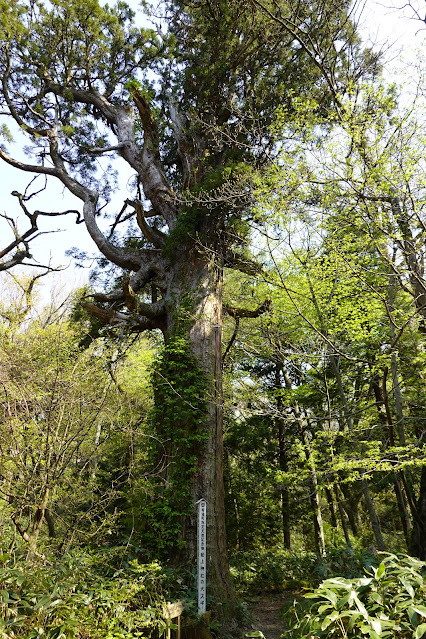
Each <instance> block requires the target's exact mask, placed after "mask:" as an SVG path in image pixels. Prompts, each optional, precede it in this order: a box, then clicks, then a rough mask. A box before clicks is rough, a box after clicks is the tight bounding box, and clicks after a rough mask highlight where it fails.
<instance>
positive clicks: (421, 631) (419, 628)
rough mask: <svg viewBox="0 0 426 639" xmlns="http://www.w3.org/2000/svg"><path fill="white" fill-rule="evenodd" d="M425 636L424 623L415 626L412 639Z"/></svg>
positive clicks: (425, 627) (425, 628)
mask: <svg viewBox="0 0 426 639" xmlns="http://www.w3.org/2000/svg"><path fill="white" fill-rule="evenodd" d="M425 635H426V623H421V624H420V626H417V628H416V632H415V634H413V639H414V638H415V639H421V638H422V637H424V636H425Z"/></svg>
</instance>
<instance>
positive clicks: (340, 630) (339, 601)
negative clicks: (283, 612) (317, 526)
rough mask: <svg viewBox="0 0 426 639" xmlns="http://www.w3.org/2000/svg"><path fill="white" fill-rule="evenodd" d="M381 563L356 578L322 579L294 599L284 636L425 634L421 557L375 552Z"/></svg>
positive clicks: (416, 637) (323, 638) (399, 637)
mask: <svg viewBox="0 0 426 639" xmlns="http://www.w3.org/2000/svg"><path fill="white" fill-rule="evenodd" d="M380 556H381V563H380V564H379V566H378V567H377V568H374V567H372V568H371V571H370V572H367V576H365V577H360V578H357V579H345V578H344V577H334V578H331V579H327V580H325V581H323V582H322V583H321V584H320V586H319V587H318V588H317V589H316V590H315V591H314V592H311V593H308V594H306V595H305V599H307V600H309V601H311V604H310V606H306V605H305V606H304V605H300V604H295V606H294V608H293V610H292V612H291V615H292V616H293V621H292V623H291V629H290V630H288V631H286V632H285V633H284V635H283V637H288V638H289V639H296V638H297V639H303V638H304V637H305V638H309V639H335V638H336V639H337V638H338V637H339V638H340V637H343V638H350V637H356V638H357V639H359V638H361V637H366V638H368V639H381V638H383V639H391V638H392V639H405V638H410V639H420V638H421V637H426V606H425V598H426V563H424V562H421V561H419V560H417V559H414V558H413V557H408V556H406V555H398V556H396V555H393V554H385V553H380Z"/></svg>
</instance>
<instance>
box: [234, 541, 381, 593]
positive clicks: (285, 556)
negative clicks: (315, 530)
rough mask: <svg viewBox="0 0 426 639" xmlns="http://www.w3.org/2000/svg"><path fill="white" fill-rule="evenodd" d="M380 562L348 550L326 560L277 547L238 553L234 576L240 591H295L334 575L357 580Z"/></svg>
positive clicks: (330, 552) (333, 551)
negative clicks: (364, 570) (365, 569)
mask: <svg viewBox="0 0 426 639" xmlns="http://www.w3.org/2000/svg"><path fill="white" fill-rule="evenodd" d="M377 563H378V559H377V556H376V555H373V554H371V553H370V552H368V551H353V550H351V549H348V548H346V547H344V548H332V549H329V550H327V554H326V556H325V557H318V555H317V554H315V553H313V552H302V551H298V552H293V551H290V550H285V549H283V548H281V547H275V548H266V549H265V548H263V549H259V550H255V551H254V550H252V551H247V552H235V553H234V554H233V555H232V557H231V573H232V576H233V579H234V584H235V586H236V588H237V590H238V591H240V592H256V591H265V590H282V589H285V590H294V589H296V588H300V587H313V586H316V585H318V584H319V582H320V581H321V579H324V577H328V576H331V575H342V576H344V577H355V576H356V575H359V574H362V571H363V569H364V568H367V569H368V568H370V567H371V566H372V565H374V564H377Z"/></svg>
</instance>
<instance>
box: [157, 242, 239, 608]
mask: <svg viewBox="0 0 426 639" xmlns="http://www.w3.org/2000/svg"><path fill="white" fill-rule="evenodd" d="M167 299H168V300H170V306H168V305H167V302H166V306H167V310H168V317H167V326H166V328H165V331H164V332H165V338H166V342H167V341H168V340H173V338H174V337H175V336H176V334H177V333H178V334H182V331H183V333H184V337H185V339H186V340H187V342H188V346H189V350H190V354H191V356H192V357H193V359H194V362H195V363H196V366H198V367H199V369H200V375H202V376H203V377H204V379H205V381H206V384H207V388H206V391H205V397H204V398H203V400H204V401H205V403H206V409H207V410H206V412H205V414H204V419H203V424H202V426H201V429H200V430H201V432H202V433H203V434H204V435H205V439H203V440H201V441H196V443H195V445H194V446H195V447H194V449H193V451H194V453H195V456H196V459H197V461H196V469H195V472H193V473H192V477H191V478H190V494H191V500H192V504H191V505H190V508H191V509H192V515H190V516H188V517H185V518H184V519H183V525H182V539H183V541H184V542H185V549H184V553H185V556H186V558H187V559H188V560H189V562H190V563H191V564H192V565H194V566H195V563H196V548H197V545H196V541H197V520H196V510H195V503H196V502H197V501H198V500H199V499H202V498H204V499H205V500H206V501H207V581H208V584H209V585H210V588H211V592H210V593H208V594H211V595H213V597H214V600H215V602H216V606H217V605H218V604H219V602H227V603H228V604H229V602H230V601H232V600H233V591H232V584H231V578H230V572H229V565H228V555H227V544H226V530H225V505H224V504H225V500H224V496H225V495H224V483H223V398H222V357H221V344H222V269H221V267H220V265H217V263H216V261H215V259H214V258H212V259H210V260H207V259H205V257H204V256H200V255H199V254H196V253H195V254H185V255H182V256H181V261H180V264H176V265H175V269H174V271H173V272H171V273H170V276H169V287H168V294H167V297H166V300H167ZM179 314H180V317H179ZM184 374H185V371H183V372H182V375H184ZM188 401H189V402H190V401H191V398H189V400H188ZM178 404H179V398H177V406H176V413H177V414H178V412H179V407H178ZM160 410H161V406H160ZM193 434H196V433H193Z"/></svg>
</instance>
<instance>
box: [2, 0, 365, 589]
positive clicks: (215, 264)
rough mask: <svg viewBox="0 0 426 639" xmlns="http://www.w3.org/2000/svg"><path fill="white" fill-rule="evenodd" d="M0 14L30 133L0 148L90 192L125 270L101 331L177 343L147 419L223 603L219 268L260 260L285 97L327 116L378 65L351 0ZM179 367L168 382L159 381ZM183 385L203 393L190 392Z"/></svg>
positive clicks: (99, 296) (24, 6) (105, 241)
mask: <svg viewBox="0 0 426 639" xmlns="http://www.w3.org/2000/svg"><path fill="white" fill-rule="evenodd" d="M0 6H1V12H2V21H1V23H2V27H1V30H0V36H1V56H0V59H1V62H0V64H1V74H2V89H1V102H2V109H1V110H2V117H3V118H4V120H5V124H6V126H7V124H8V123H9V122H11V123H13V126H11V131H12V133H13V132H14V131H15V130H16V125H18V127H19V128H20V129H21V133H20V134H19V136H18V137H17V142H20V141H21V140H22V136H23V135H25V136H26V138H27V142H26V144H29V147H30V148H29V150H28V156H29V159H28V161H22V160H20V159H19V160H18V159H15V158H14V157H13V155H14V151H13V149H14V148H16V147H13V146H11V147H10V148H9V149H6V147H5V146H4V145H3V146H2V147H1V149H0V158H1V159H2V160H3V161H4V162H7V163H8V164H10V165H12V166H14V167H16V168H17V169H20V170H21V171H25V172H27V173H29V174H30V178H29V179H31V178H32V176H33V174H36V175H37V174H39V175H41V176H44V178H47V188H48V187H49V184H50V182H51V181H52V179H56V180H59V181H60V182H61V183H62V184H63V185H64V186H65V187H66V189H68V190H69V191H70V192H71V193H72V194H73V195H74V196H76V197H77V198H78V199H79V200H80V201H81V202H82V210H81V211H80V212H79V213H78V221H80V220H84V224H85V226H86V228H87V231H88V232H89V234H90V236H91V238H92V239H93V241H94V243H95V245H96V246H97V248H98V250H99V252H100V253H101V254H102V256H103V258H104V262H105V263H108V262H109V263H111V264H112V265H114V266H115V267H117V269H118V270H119V271H120V273H121V275H117V277H114V278H112V281H113V283H112V284H111V286H110V288H109V289H107V290H103V291H100V292H99V293H95V294H93V297H92V299H91V300H90V301H88V300H86V307H87V308H88V309H89V310H90V311H91V312H92V313H94V314H95V315H97V316H98V317H100V318H101V319H102V320H103V321H104V322H105V323H110V324H112V325H114V324H119V325H122V326H124V327H128V328H129V329H130V330H133V331H143V330H151V329H160V330H161V331H162V333H163V335H164V339H165V343H166V345H168V346H169V351H167V350H166V351H165V355H164V356H163V360H162V364H161V366H160V378H159V381H158V380H157V383H156V385H155V393H156V398H155V399H156V402H157V410H156V412H155V419H156V424H157V427H158V436H159V439H160V440H162V442H163V445H162V447H161V450H162V451H163V454H165V455H166V456H167V459H166V460H162V466H161V467H162V468H163V471H162V472H163V475H164V476H163V478H162V479H163V480H164V485H165V486H169V487H170V486H171V487H172V490H173V487H174V486H177V488H176V492H175V494H176V495H177V499H178V498H179V491H182V490H183V489H182V488H181V484H182V478H185V477H187V479H188V487H187V491H186V492H185V490H183V493H182V494H184V495H187V496H188V501H190V503H189V506H188V507H187V510H186V512H185V511H184V510H182V512H181V517H180V521H181V524H182V525H181V534H180V536H181V540H180V541H181V542H182V541H183V542H185V543H184V545H185V548H186V554H187V556H188V557H189V558H191V557H193V555H194V552H195V543H194V539H195V526H194V520H193V515H191V514H190V513H191V512H192V504H193V503H194V502H196V501H197V500H198V499H200V498H201V497H205V498H206V499H207V502H208V520H209V527H208V531H209V532H208V535H209V537H208V547H209V566H208V570H209V581H210V583H211V584H212V585H213V587H214V591H215V594H216V596H217V597H218V599H220V600H222V601H224V600H227V599H228V598H229V596H230V593H231V584H230V578H229V571H228V565H227V556H226V535H225V526H224V494H223V482H222V389H221V341H222V338H221V326H222V312H223V307H222V286H223V274H224V269H225V268H228V269H239V270H242V271H246V272H250V273H256V272H257V270H258V269H259V268H260V267H259V265H258V264H256V263H255V262H254V261H253V260H252V259H250V255H249V249H248V242H249V234H250V228H251V227H252V225H253V223H254V222H255V220H253V216H252V214H251V204H252V199H253V198H252V182H253V176H254V172H255V171H257V170H258V169H260V168H261V167H262V165H264V164H265V163H267V162H268V161H269V159H270V158H271V157H272V156H273V154H274V152H276V150H277V143H276V141H275V140H274V137H273V133H272V131H273V129H272V127H271V125H272V124H273V122H274V117H275V112H276V109H277V107H280V108H285V109H288V110H291V109H293V108H294V104H295V103H296V104H301V103H303V101H304V100H311V99H315V100H316V101H317V103H318V105H319V106H318V109H317V115H318V118H319V119H320V118H321V114H326V113H327V112H329V110H330V109H333V108H334V107H335V106H336V101H337V100H340V99H341V96H342V95H344V93H345V90H346V87H347V85H348V83H349V76H350V77H351V81H353V80H354V68H355V67H356V74H358V75H359V76H361V75H365V74H368V73H370V72H371V64H373V66H374V63H375V60H374V59H373V58H372V57H371V56H370V55H366V54H365V53H362V52H360V49H359V43H358V40H357V38H356V35H355V30H354V27H353V24H352V22H351V21H350V19H349V18H348V4H347V3H346V2H345V1H343V2H342V3H335V2H330V1H319V2H317V0H312V1H307V0H306V1H305V0H304V1H303V2H299V3H295V4H293V3H291V2H289V3H287V2H286V0H273V1H269V0H265V2H257V0H214V1H210V0H202V1H198V0H192V1H188V0H173V1H172V2H167V3H163V4H162V5H160V7H159V8H158V10H157V12H155V11H154V14H155V13H158V15H152V16H151V17H152V21H153V24H154V25H155V24H156V25H157V27H156V29H151V30H149V29H140V28H138V27H136V26H135V25H134V23H133V19H134V14H133V13H132V11H130V9H129V8H128V7H127V6H126V5H125V4H124V3H122V2H119V3H118V4H117V5H116V6H115V7H113V8H110V7H108V6H105V7H103V8H102V7H100V5H99V4H98V2H97V0H84V1H83V0H72V1H70V0H53V1H52V2H49V3H46V4H45V5H44V4H43V3H42V2H38V1H37V0H31V1H29V0H28V1H23V2H16V1H12V2H10V3H9V4H8V6H6V5H5V3H3V4H1V5H0ZM277 18H278V19H277ZM335 43H338V46H335ZM342 43H343V46H342ZM355 59H356V64H355V65H354V60H355ZM325 70H327V72H326V73H325ZM355 79H356V78H355ZM336 90H337V91H339V96H337V94H336ZM297 101H299V102H297ZM2 132H3V134H4V135H5V136H6V137H7V131H6V129H5V128H3V129H2ZM116 157H121V158H122V160H124V161H125V162H126V163H127V164H128V165H129V166H130V167H131V169H132V170H133V171H134V175H135V179H134V182H133V191H132V194H131V196H130V197H129V198H128V199H126V200H125V201H124V202H123V206H122V208H121V210H119V211H115V210H112V207H111V205H109V193H110V188H111V186H112V184H111V181H110V176H111V173H110V169H109V168H108V166H107V162H108V161H109V162H111V163H112V162H113V161H114V158H116ZM42 179H43V178H42ZM12 188H13V186H12ZM38 188H39V187H38V186H34V187H33V189H32V191H31V189H30V191H28V192H27V193H26V194H20V193H17V192H15V195H16V197H17V201H18V202H19V204H20V206H21V208H22V210H23V212H24V213H25V216H26V219H27V220H28V228H27V229H26V230H25V231H22V233H21V234H20V233H19V232H18V230H17V228H16V227H14V226H13V220H12V219H11V215H9V218H10V219H9V222H10V224H11V225H12V227H13V228H14V231H15V237H14V238H13V239H12V241H11V242H10V243H9V244H8V245H7V246H5V247H4V249H3V250H2V251H1V252H0V256H1V257H2V258H3V259H4V262H3V264H2V265H1V266H0V268H2V269H4V268H9V267H10V266H12V265H14V264H25V262H26V261H27V259H28V258H29V257H30V248H31V245H30V242H31V239H32V238H33V237H34V236H35V235H36V234H37V228H38V224H39V221H40V219H41V216H43V215H48V214H50V215H51V214H53V213H54V214H58V213H61V212H60V211H58V210H57V207H56V206H55V203H54V202H52V211H46V212H40V211H37V210H34V209H35V207H34V205H33V202H34V201H35V199H31V200H30V198H29V196H30V195H31V193H32V192H34V191H37V189H38ZM105 212H108V214H109V215H110V226H109V227H108V229H107V231H106V230H105V229H106V228H107V222H106V221H105ZM63 213H64V214H66V213H67V212H66V211H64V212H63ZM105 258H106V261H105ZM263 308H265V305H264V306H263ZM225 310H228V312H230V313H231V314H233V315H234V316H238V315H244V312H245V311H243V310H242V309H235V308H229V309H225ZM261 310H263V309H260V310H259V312H260V311H261ZM250 313H251V314H253V313H255V311H254V310H253V309H250V310H249V314H250ZM176 344H178V346H176ZM167 357H169V359H171V360H173V361H172V365H170V362H169V363H168V362H167V361H166V360H167ZM179 367H180V368H179ZM173 370H174V371H175V379H165V380H164V376H166V375H167V374H171V375H172V373H170V371H172V372H173ZM176 371H177V372H176ZM194 371H195V377H196V378H198V381H199V382H200V383H198V384H196V383H195V382H194ZM191 376H192V377H191ZM186 379H188V383H191V384H193V386H192V388H193V391H194V392H195V393H196V392H198V394H199V397H198V398H197V397H189V398H188V397H183V396H182V393H183V391H184V387H185V380H186ZM161 380H163V382H164V383H161ZM200 380H201V381H200ZM193 382H194V383H193ZM175 384H177V386H176V389H177V390H176V392H175V407H174V410H171V408H170V406H168V404H167V402H169V404H170V401H171V400H170V392H169V389H170V388H173V387H174V385H175ZM179 384H180V385H179ZM167 393H168V395H167ZM166 400H167V401H166ZM172 403H173V402H172ZM167 406H168V407H167ZM188 407H189V408H188ZM191 410H192V413H194V412H195V413H196V414H195V415H194V414H191ZM162 414H163V419H162V418H161V417H162ZM174 420H175V421H174ZM188 442H189V443H188ZM182 458H185V459H186V460H187V463H186V466H184V467H182V463H181V460H182ZM188 458H190V461H188ZM182 545H183V544H182V543H180V547H182Z"/></svg>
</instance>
